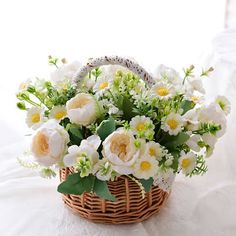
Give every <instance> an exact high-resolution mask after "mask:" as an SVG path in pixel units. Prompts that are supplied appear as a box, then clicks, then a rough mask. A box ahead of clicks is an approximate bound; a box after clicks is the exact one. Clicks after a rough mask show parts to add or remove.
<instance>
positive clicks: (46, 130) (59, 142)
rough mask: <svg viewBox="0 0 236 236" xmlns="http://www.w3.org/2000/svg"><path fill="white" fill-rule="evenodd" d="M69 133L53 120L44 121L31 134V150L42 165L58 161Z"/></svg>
mask: <svg viewBox="0 0 236 236" xmlns="http://www.w3.org/2000/svg"><path fill="white" fill-rule="evenodd" d="M68 142H69V135H68V133H67V132H66V131H65V130H64V128H63V127H62V126H60V125H59V124H58V123H57V122H56V121H55V120H50V121H48V122H46V123H45V124H44V125H43V126H42V127H41V128H40V129H38V130H37V132H36V133H35V135H34V136H33V140H32V143H31V151H32V153H33V156H34V158H35V159H36V161H37V162H38V163H39V164H40V165H43V166H51V165H53V164H56V163H57V162H59V161H60V160H61V158H62V156H63V155H64V153H65V150H66V147H67V143H68Z"/></svg>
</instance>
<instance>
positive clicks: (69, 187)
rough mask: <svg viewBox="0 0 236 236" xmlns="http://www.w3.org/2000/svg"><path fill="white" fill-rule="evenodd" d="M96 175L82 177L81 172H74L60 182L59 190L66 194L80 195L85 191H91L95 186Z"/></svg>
mask: <svg viewBox="0 0 236 236" xmlns="http://www.w3.org/2000/svg"><path fill="white" fill-rule="evenodd" d="M94 180H95V176H93V175H89V176H86V177H84V178H81V177H80V173H74V174H71V175H69V176H68V177H67V179H66V180H65V181H64V182H62V183H61V184H59V186H58V188H57V191H58V192H60V193H65V194H75V195H80V194H82V193H84V192H91V191H92V190H93V186H94Z"/></svg>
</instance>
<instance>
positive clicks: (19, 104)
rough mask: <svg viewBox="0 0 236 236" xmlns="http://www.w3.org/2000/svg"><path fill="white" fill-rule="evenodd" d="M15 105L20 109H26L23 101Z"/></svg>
mask: <svg viewBox="0 0 236 236" xmlns="http://www.w3.org/2000/svg"><path fill="white" fill-rule="evenodd" d="M16 106H17V107H18V108H19V109H20V110H26V106H25V103H24V102H18V103H17V104H16Z"/></svg>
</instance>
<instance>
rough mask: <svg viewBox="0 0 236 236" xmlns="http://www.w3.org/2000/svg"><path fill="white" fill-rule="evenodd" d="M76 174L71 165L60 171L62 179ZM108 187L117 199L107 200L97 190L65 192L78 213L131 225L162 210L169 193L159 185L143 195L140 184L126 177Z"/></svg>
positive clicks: (105, 220) (101, 221)
mask: <svg viewBox="0 0 236 236" xmlns="http://www.w3.org/2000/svg"><path fill="white" fill-rule="evenodd" d="M72 173H73V169H70V168H64V169H62V170H60V180H61V181H64V180H66V178H67V176H68V175H70V174H72ZM108 188H109V190H110V192H111V193H112V194H113V195H114V196H115V197H116V198H117V201H115V202H111V201H107V200H104V199H101V198H99V197H97V196H96V195H95V194H93V193H83V194H82V195H73V194H63V201H64V203H65V204H66V205H67V206H68V207H69V208H70V209H71V210H72V211H73V212H74V213H76V214H79V215H80V216H82V217H83V218H86V219H88V220H91V221H93V222H96V223H105V224H129V223H137V222H142V221H144V220H146V219H148V218H149V217H151V216H152V215H154V214H155V213H158V212H159V211H160V209H161V207H162V206H163V205H164V203H165V202H166V200H167V198H168V196H169V194H168V193H167V192H165V191H163V190H161V189H160V188H159V187H158V186H152V188H151V190H150V192H148V193H146V194H145V198H142V194H141V190H140V188H139V186H138V185H137V184H136V183H135V182H134V181H132V180H131V179H129V178H127V177H125V176H121V177H118V178H117V180H115V181H109V182H108Z"/></svg>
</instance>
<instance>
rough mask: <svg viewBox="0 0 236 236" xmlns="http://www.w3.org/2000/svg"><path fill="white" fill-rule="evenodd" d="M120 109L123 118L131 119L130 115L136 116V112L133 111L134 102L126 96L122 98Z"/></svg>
mask: <svg viewBox="0 0 236 236" xmlns="http://www.w3.org/2000/svg"><path fill="white" fill-rule="evenodd" d="M122 110H123V113H124V119H125V120H128V121H129V120H131V119H132V117H134V116H136V113H135V112H134V104H133V102H131V101H130V99H129V98H127V97H124V99H123V105H122Z"/></svg>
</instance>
